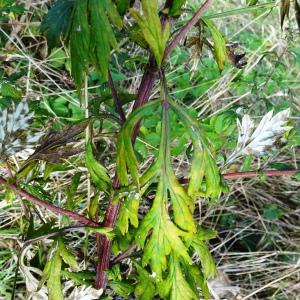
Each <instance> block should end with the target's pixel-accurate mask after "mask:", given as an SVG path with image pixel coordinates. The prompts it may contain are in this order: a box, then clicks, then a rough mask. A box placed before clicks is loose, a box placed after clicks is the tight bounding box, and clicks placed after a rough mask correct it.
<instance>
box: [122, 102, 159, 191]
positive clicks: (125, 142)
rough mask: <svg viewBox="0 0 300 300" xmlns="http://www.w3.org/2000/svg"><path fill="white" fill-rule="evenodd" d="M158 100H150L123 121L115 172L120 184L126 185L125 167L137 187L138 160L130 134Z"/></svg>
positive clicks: (156, 104) (149, 113)
mask: <svg viewBox="0 0 300 300" xmlns="http://www.w3.org/2000/svg"><path fill="white" fill-rule="evenodd" d="M159 103H160V102H159V101H157V100H156V101H151V102H149V103H147V104H146V105H144V106H142V107H140V108H138V109H136V110H135V111H134V112H132V113H131V114H130V115H129V117H128V118H127V121H126V122H125V124H124V126H123V128H122V130H121V132H120V134H119V138H118V142H117V174H118V178H119V180H120V183H121V185H123V186H124V185H125V186H126V185H128V183H129V182H128V175H127V169H129V171H130V173H131V175H132V179H133V181H134V183H135V184H136V185H137V186H138V187H139V182H140V176H139V173H138V161H137V158H136V155H135V152H134V149H133V145H132V141H131V136H132V131H133V128H134V126H135V125H136V124H137V123H138V122H139V121H140V120H141V119H142V118H143V117H146V116H148V115H151V114H153V112H154V110H155V109H156V107H157V106H158V104H159Z"/></svg>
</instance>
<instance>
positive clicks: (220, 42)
mask: <svg viewBox="0 0 300 300" xmlns="http://www.w3.org/2000/svg"><path fill="white" fill-rule="evenodd" d="M202 21H203V22H204V24H205V25H206V26H207V27H208V29H209V30H210V33H211V36H212V39H213V41H214V54H215V58H216V61H217V64H218V66H219V69H220V70H221V71H222V70H223V69H224V66H225V62H226V61H227V59H228V56H227V48H226V40H225V39H224V37H223V36H222V34H221V33H220V31H219V30H218V29H217V27H216V25H215V24H214V23H213V22H212V21H211V20H209V19H207V18H203V19H202Z"/></svg>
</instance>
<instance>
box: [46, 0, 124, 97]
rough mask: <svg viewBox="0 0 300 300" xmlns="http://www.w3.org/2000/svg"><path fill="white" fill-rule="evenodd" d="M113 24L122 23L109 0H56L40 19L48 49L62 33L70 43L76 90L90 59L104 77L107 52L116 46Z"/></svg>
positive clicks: (54, 44) (72, 71) (55, 43)
mask: <svg viewBox="0 0 300 300" xmlns="http://www.w3.org/2000/svg"><path fill="white" fill-rule="evenodd" d="M113 25H114V26H116V27H117V28H121V27H122V25H123V24H122V19H121V17H120V15H119V13H118V10H117V8H116V6H115V4H114V3H113V1H112V0H102V1H98V0H81V1H74V0H59V1H57V2H56V3H55V4H54V6H53V7H52V9H51V10H50V11H49V13H48V14H47V16H46V17H45V19H44V20H43V22H42V26H41V30H42V32H44V33H45V34H46V37H47V40H48V45H49V48H50V49H52V48H54V47H58V46H59V44H60V38H61V37H62V38H63V39H64V40H65V41H66V43H67V45H69V46H70V53H71V73H72V76H73V78H74V81H75V83H76V86H77V89H78V91H80V89H81V87H82V84H83V79H84V76H85V75H86V73H87V68H88V66H89V64H91V63H92V64H94V66H95V67H96V68H97V70H98V71H99V73H100V75H101V76H102V77H104V78H105V79H107V76H108V65H109V60H110V52H111V50H112V49H115V50H118V43H117V41H116V38H115V34H114V31H113V27H112V26H113ZM80 95H81V94H80Z"/></svg>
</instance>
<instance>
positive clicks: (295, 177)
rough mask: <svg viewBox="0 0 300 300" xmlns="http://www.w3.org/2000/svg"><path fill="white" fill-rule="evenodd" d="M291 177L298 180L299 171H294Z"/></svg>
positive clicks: (299, 177)
mask: <svg viewBox="0 0 300 300" xmlns="http://www.w3.org/2000/svg"><path fill="white" fill-rule="evenodd" d="M293 178H294V179H296V180H297V181H300V171H298V172H296V173H295V174H294V175H293Z"/></svg>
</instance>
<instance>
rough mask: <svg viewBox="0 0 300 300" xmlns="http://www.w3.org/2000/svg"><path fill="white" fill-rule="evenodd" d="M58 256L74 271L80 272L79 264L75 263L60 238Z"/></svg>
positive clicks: (74, 259)
mask: <svg viewBox="0 0 300 300" xmlns="http://www.w3.org/2000/svg"><path fill="white" fill-rule="evenodd" d="M58 248H59V250H58V251H59V254H60V256H61V258H62V259H63V261H64V262H65V263H66V264H67V265H69V266H70V267H71V268H72V269H74V270H80V267H79V264H78V263H77V261H76V258H75V255H74V254H73V253H72V252H71V251H70V250H69V249H68V248H67V247H66V246H65V244H64V240H63V239H62V238H59V239H58Z"/></svg>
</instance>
